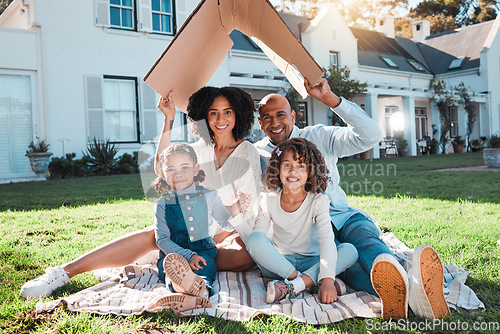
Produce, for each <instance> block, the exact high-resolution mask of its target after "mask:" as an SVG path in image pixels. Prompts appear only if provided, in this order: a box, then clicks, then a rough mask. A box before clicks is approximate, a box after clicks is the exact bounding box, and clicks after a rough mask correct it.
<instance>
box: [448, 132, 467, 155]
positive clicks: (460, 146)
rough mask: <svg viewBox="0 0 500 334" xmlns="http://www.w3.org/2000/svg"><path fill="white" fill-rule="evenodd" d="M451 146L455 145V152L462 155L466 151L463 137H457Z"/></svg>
mask: <svg viewBox="0 0 500 334" xmlns="http://www.w3.org/2000/svg"><path fill="white" fill-rule="evenodd" d="M451 144H452V145H453V152H455V153H462V152H463V151H464V144H465V140H464V139H462V136H456V137H455V138H453V141H452V142H451Z"/></svg>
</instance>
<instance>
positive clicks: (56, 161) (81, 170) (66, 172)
mask: <svg viewBox="0 0 500 334" xmlns="http://www.w3.org/2000/svg"><path fill="white" fill-rule="evenodd" d="M75 157H76V154H75V153H68V154H66V158H63V157H60V158H52V160H51V161H50V164H49V171H50V177H51V178H67V177H74V176H85V175H87V174H88V164H87V162H88V161H87V160H86V159H83V158H82V159H76V160H73V159H74V158H75Z"/></svg>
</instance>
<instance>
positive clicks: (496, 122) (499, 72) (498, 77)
mask: <svg viewBox="0 0 500 334" xmlns="http://www.w3.org/2000/svg"><path fill="white" fill-rule="evenodd" d="M497 20H499V18H498V17H497ZM484 51H485V52H484V54H485V56H486V57H484V58H486V61H485V63H486V66H487V71H486V72H487V83H488V89H487V91H488V92H489V98H490V108H489V109H490V115H489V117H490V135H493V134H496V135H500V36H499V34H498V31H497V34H496V37H495V38H494V40H493V42H492V44H491V46H490V48H489V49H487V50H484ZM482 56H483V54H482ZM481 60H483V57H481Z"/></svg>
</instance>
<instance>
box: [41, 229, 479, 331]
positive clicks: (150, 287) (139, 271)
mask: <svg viewBox="0 0 500 334" xmlns="http://www.w3.org/2000/svg"><path fill="white" fill-rule="evenodd" d="M382 239H383V240H384V241H385V242H386V243H387V244H388V245H389V247H390V248H391V249H392V250H393V251H394V253H395V254H396V257H397V258H398V260H400V262H401V263H402V264H404V267H405V269H406V270H409V269H410V268H411V255H412V252H413V250H411V249H409V248H408V247H406V246H405V245H404V244H403V243H401V242H400V241H399V240H398V239H397V238H396V237H395V236H394V235H393V234H392V233H384V234H383V235H382ZM444 269H445V270H444V271H445V281H444V292H445V298H446V301H447V302H448V305H449V306H450V308H452V309H459V308H462V309H467V310H475V309H480V310H484V309H485V307H484V304H483V303H482V302H481V301H480V300H479V299H478V298H477V296H476V294H475V293H474V292H473V291H472V290H471V289H470V288H469V287H467V286H466V285H465V280H466V278H467V276H468V275H469V274H470V272H468V271H465V270H464V269H462V268H459V267H457V266H456V265H445V266H444ZM96 274H97V275H98V277H100V278H101V280H102V283H100V284H97V285H95V286H92V287H90V288H88V289H85V290H82V291H80V292H78V293H75V294H74V295H71V296H68V297H63V298H60V299H57V300H53V301H49V302H45V303H38V304H37V305H36V310H37V311H38V312H43V311H50V310H52V309H54V308H56V307H58V306H61V305H65V306H66V307H67V308H68V310H70V311H75V312H81V311H86V312H91V313H97V314H116V315H125V316H127V315H132V314H141V313H143V312H158V311H160V310H162V309H164V308H166V307H158V306H157V305H156V301H157V300H158V299H159V298H161V297H163V296H165V295H168V294H170V292H169V290H168V289H167V288H166V286H165V283H163V282H161V281H160V279H159V278H158V273H157V271H156V267H155V266H154V265H153V264H152V263H151V264H146V265H138V264H131V265H128V266H124V267H119V268H110V269H104V270H99V271H97V272H96ZM214 286H215V290H216V291H217V293H216V294H215V295H213V296H212V297H211V298H210V302H211V303H212V307H211V308H201V309H194V310H190V311H184V312H176V314H178V315H179V316H192V315H200V314H207V315H210V316H214V317H221V318H224V319H228V320H239V321H245V320H249V319H251V318H252V317H255V316H256V315H259V314H267V315H273V314H283V315H285V316H288V317H290V318H293V319H294V320H296V321H300V322H306V323H310V324H325V323H332V322H337V321H341V320H343V319H348V318H354V317H361V318H374V317H380V316H381V304H380V299H379V298H378V297H375V296H373V295H370V294H369V293H367V292H362V291H352V290H348V293H347V294H345V295H342V296H339V298H338V300H337V301H336V302H334V303H332V304H321V303H320V302H319V299H318V297H317V295H311V294H310V293H308V292H303V293H301V294H300V295H299V296H298V297H297V298H294V299H291V300H283V301H281V302H279V303H275V304H266V302H265V299H266V291H265V286H264V279H263V278H262V277H261V275H260V271H259V270H258V269H253V270H249V271H247V272H236V273H235V272H219V273H218V276H217V280H216V282H214Z"/></svg>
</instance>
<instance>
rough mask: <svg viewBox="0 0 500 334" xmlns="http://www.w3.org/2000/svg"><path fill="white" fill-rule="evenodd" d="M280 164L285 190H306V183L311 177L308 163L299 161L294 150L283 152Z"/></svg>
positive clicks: (281, 178)
mask: <svg viewBox="0 0 500 334" xmlns="http://www.w3.org/2000/svg"><path fill="white" fill-rule="evenodd" d="M282 154H283V158H282V159H281V165H280V180H281V182H282V183H283V191H290V190H294V191H297V190H300V189H303V190H304V191H305V187H304V186H305V184H306V182H307V179H308V177H309V173H308V170H307V165H306V164H305V163H301V162H299V160H298V159H296V157H295V155H294V153H293V152H292V151H285V152H283V153H282Z"/></svg>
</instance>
